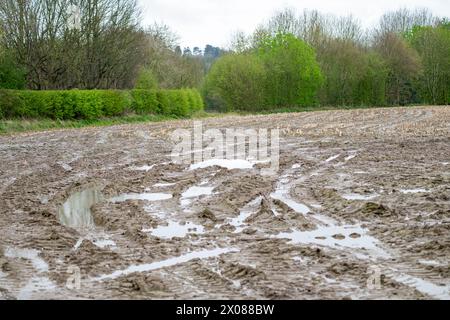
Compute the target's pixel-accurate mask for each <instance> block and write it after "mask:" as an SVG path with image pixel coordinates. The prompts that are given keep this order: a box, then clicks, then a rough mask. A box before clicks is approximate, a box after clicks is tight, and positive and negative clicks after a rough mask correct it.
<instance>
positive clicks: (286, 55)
mask: <svg viewBox="0 0 450 320" xmlns="http://www.w3.org/2000/svg"><path fill="white" fill-rule="evenodd" d="M232 49H233V53H232V54H230V55H227V56H225V57H223V58H221V59H219V60H218V61H217V62H216V63H215V64H214V65H213V67H212V69H211V72H210V73H209V74H208V75H207V78H206V81H205V86H204V93H205V97H206V101H207V104H208V107H209V108H214V109H220V110H247V111H254V110H261V109H273V108H290V107H297V106H311V105H322V106H387V105H409V104H419V103H427V104H449V103H450V59H449V56H450V23H449V21H448V20H446V19H440V18H437V17H434V16H433V15H432V14H431V13H430V12H429V11H428V10H426V9H421V10H414V11H412V10H407V9H402V10H399V11H396V12H391V13H387V14H385V15H384V16H383V17H382V18H381V19H380V23H379V25H378V27H376V28H374V29H373V30H364V29H363V28H362V27H361V25H360V23H359V22H358V21H357V20H356V19H354V18H353V17H351V16H349V17H344V18H342V17H340V18H339V17H334V16H329V15H322V14H320V13H318V12H316V11H304V12H303V13H302V14H297V13H296V12H295V11H294V10H292V9H286V10H284V11H281V12H278V13H277V14H275V15H274V16H273V17H272V18H271V19H270V20H269V21H268V22H266V23H264V24H263V25H261V26H260V27H258V28H257V30H256V31H255V32H254V33H253V34H251V35H246V34H244V33H242V32H238V33H236V34H235V35H234V37H233V41H232Z"/></svg>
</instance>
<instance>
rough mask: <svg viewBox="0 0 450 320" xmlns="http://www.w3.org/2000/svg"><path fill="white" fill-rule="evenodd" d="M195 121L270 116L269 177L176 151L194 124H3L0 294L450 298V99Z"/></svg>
mask: <svg viewBox="0 0 450 320" xmlns="http://www.w3.org/2000/svg"><path fill="white" fill-rule="evenodd" d="M204 126H205V127H207V128H218V129H221V128H223V129H225V128H245V129H249V128H255V129H256V128H268V129H271V128H277V127H278V128H279V129H280V130H281V142H280V150H281V153H280V171H279V174H278V175H276V176H262V175H260V170H259V169H260V168H261V167H262V166H264V164H262V163H257V162H254V163H250V162H245V161H235V162H232V161H231V162H230V161H228V162H217V161H212V162H207V163H202V164H195V165H176V164H173V163H172V162H171V160H172V159H171V157H170V154H171V151H172V147H173V144H172V142H171V141H170V139H169V136H170V133H171V132H172V131H173V130H174V129H176V128H180V127H183V128H187V129H189V128H191V127H192V122H190V121H177V122H167V123H158V124H146V125H130V126H118V127H111V128H90V129H82V130H66V131H53V132H45V133H34V134H25V135H24V134H22V135H17V136H11V137H1V138H0V234H1V237H0V299H66V298H67V299H68V298H71V299H100V298H101V299H186V298H188V299H231V298H233V299H382V298H387V299H449V298H450V292H449V290H450V263H449V262H450V261H449V259H450V232H449V231H450V108H449V107H419V108H404V109H402V108H399V109H376V110H375V109H374V110H355V111H333V112H317V113H304V114H285V115H273V116H251V117H225V118H220V119H208V120H205V122H204ZM78 275H80V281H78V277H77V276H78Z"/></svg>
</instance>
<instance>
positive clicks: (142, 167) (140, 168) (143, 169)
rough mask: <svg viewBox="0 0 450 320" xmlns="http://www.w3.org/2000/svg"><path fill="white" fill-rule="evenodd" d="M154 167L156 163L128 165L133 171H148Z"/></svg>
mask: <svg viewBox="0 0 450 320" xmlns="http://www.w3.org/2000/svg"><path fill="white" fill-rule="evenodd" d="M154 167H156V164H154V165H152V166H141V167H130V170H133V171H145V172H149V171H150V170H152V169H153V168H154Z"/></svg>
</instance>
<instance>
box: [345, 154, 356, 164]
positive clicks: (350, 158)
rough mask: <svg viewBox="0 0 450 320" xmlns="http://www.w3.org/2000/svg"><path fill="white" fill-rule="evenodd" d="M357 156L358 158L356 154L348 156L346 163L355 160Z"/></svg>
mask: <svg viewBox="0 0 450 320" xmlns="http://www.w3.org/2000/svg"><path fill="white" fill-rule="evenodd" d="M356 156H357V155H356V154H352V155H350V156H348V157H347V158H345V162H348V161H350V160H353V159H355V158H356Z"/></svg>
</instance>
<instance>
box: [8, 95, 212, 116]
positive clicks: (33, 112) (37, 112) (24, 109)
mask: <svg viewBox="0 0 450 320" xmlns="http://www.w3.org/2000/svg"><path fill="white" fill-rule="evenodd" d="M203 108H204V105H203V99H202V97H201V95H200V93H199V92H198V91H197V90H193V89H181V90H131V91H118V90H65V91H29V90H0V118H4V119H13V118H33V119H35V118H49V119H58V120H69V119H87V120H93V119H98V118H102V117H114V116H120V115H123V114H125V113H129V112H134V113H137V114H161V115H174V116H178V117H187V116H190V115H191V114H192V113H194V112H197V111H201V110H203Z"/></svg>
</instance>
